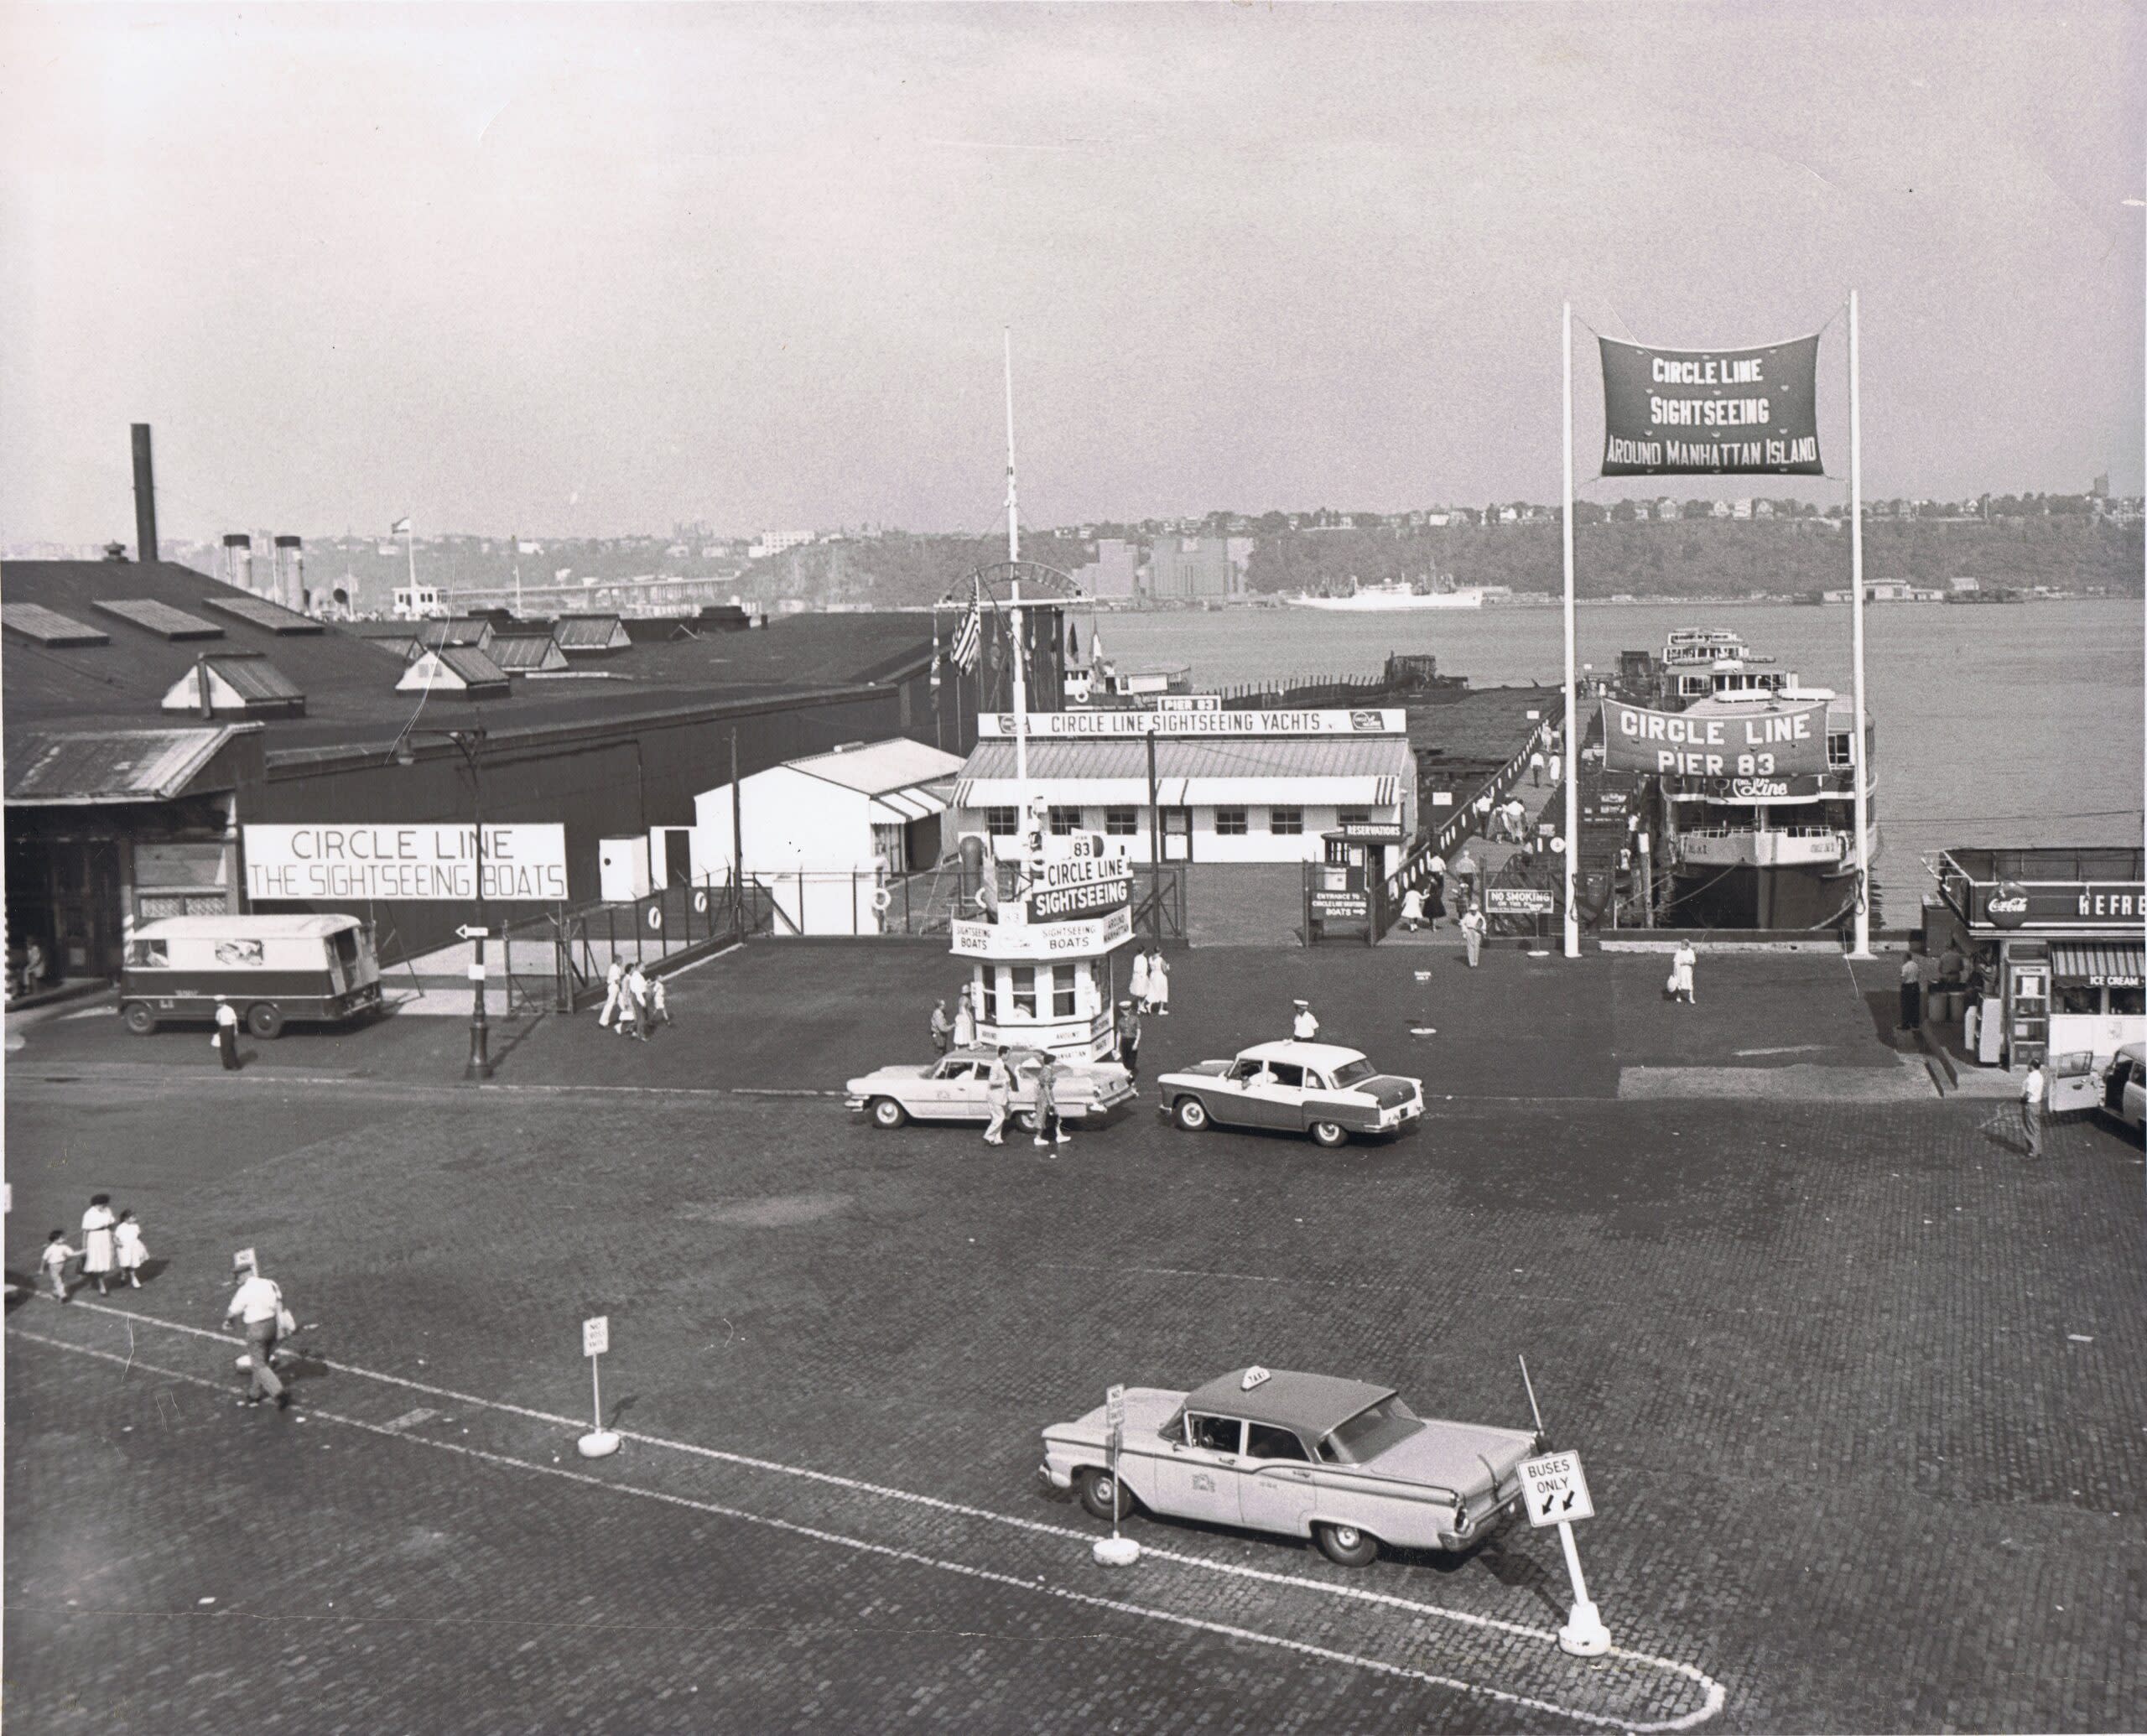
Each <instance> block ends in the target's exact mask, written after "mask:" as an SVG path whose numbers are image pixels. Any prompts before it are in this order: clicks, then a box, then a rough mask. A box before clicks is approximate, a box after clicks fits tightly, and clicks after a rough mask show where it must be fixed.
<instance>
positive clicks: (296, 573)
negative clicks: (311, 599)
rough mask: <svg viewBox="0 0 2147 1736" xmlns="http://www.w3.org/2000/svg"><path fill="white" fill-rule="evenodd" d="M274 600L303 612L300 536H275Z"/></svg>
mask: <svg viewBox="0 0 2147 1736" xmlns="http://www.w3.org/2000/svg"><path fill="white" fill-rule="evenodd" d="M276 600H277V601H278V602H279V603H281V604H282V605H283V606H284V607H285V608H286V609H294V610H296V611H298V612H299V614H301V615H303V614H304V612H305V554H304V540H303V539H302V538H298V537H291V536H283V537H278V538H276Z"/></svg>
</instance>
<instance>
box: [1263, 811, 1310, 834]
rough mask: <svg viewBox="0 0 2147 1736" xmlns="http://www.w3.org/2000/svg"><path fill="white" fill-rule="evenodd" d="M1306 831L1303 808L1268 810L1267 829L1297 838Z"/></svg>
mask: <svg viewBox="0 0 2147 1736" xmlns="http://www.w3.org/2000/svg"><path fill="white" fill-rule="evenodd" d="M1267 829H1268V830H1269V831H1271V832H1280V833H1282V834H1286V835H1289V836H1295V835H1296V834H1298V833H1301V832H1302V831H1303V830H1304V829H1305V811H1304V809H1303V808H1269V809H1268V810H1267Z"/></svg>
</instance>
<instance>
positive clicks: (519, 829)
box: [242, 825, 567, 904]
mask: <svg viewBox="0 0 2147 1736" xmlns="http://www.w3.org/2000/svg"><path fill="white" fill-rule="evenodd" d="M242 830H243V832H244V833H245V847H246V890H247V896H248V897H253V898H266V899H278V898H296V899H355V898H377V899H413V900H414V899H439V900H442V901H444V902H454V903H459V904H467V903H470V902H472V901H474V900H475V899H476V896H477V830H476V827H474V826H451V825H450V826H433V825H425V826H363V825H360V826H336V825H309V826H246V827H244V828H242ZM485 896H486V897H487V898H498V899H502V900H513V899H543V900H546V901H553V900H559V899H564V897H566V896H567V829H566V828H565V827H564V826H560V825H529V826H523V825H512V826H486V828H485Z"/></svg>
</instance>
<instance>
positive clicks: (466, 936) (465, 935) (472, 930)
mask: <svg viewBox="0 0 2147 1736" xmlns="http://www.w3.org/2000/svg"><path fill="white" fill-rule="evenodd" d="M455 938H456V939H457V940H490V939H491V938H492V931H491V929H490V928H478V927H477V926H476V924H474V923H464V924H463V925H462V926H461V927H460V928H457V929H456V930H455Z"/></svg>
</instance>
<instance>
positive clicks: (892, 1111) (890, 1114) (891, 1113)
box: [871, 1097, 909, 1132]
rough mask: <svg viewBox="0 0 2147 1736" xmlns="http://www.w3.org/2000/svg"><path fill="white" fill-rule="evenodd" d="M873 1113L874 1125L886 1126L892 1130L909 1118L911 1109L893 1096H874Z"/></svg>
mask: <svg viewBox="0 0 2147 1736" xmlns="http://www.w3.org/2000/svg"><path fill="white" fill-rule="evenodd" d="M871 1115H872V1125H874V1126H875V1127H884V1128H886V1129H887V1130H888V1131H890V1132H892V1131H893V1130H895V1129H896V1128H897V1127H899V1126H901V1125H902V1123H903V1122H905V1121H907V1120H909V1111H908V1110H905V1109H904V1108H903V1107H902V1105H901V1104H899V1103H897V1102H896V1101H895V1099H893V1098H892V1097H876V1098H874V1099H872V1109H871Z"/></svg>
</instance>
